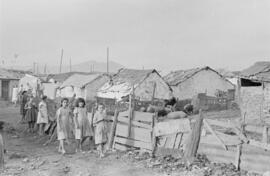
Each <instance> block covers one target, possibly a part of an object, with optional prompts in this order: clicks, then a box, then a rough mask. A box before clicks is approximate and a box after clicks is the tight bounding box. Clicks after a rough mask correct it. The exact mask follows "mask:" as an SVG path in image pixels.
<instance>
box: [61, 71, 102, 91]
mask: <svg viewBox="0 0 270 176" xmlns="http://www.w3.org/2000/svg"><path fill="white" fill-rule="evenodd" d="M100 76H102V75H101V74H90V75H82V74H74V75H72V76H70V77H69V78H68V79H67V80H65V81H64V82H63V84H62V85H61V88H63V87H67V86H74V87H79V88H82V87H84V86H85V85H87V84H88V83H90V82H92V81H94V80H95V79H97V78H98V77H100Z"/></svg>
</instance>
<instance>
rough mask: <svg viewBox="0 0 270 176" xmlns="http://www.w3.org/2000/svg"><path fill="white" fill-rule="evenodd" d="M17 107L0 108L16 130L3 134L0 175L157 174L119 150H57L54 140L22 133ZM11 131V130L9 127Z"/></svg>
mask: <svg viewBox="0 0 270 176" xmlns="http://www.w3.org/2000/svg"><path fill="white" fill-rule="evenodd" d="M18 112H19V109H18V108H15V107H10V106H7V107H5V106H4V107H1V108H0V120H1V121H4V122H8V123H11V124H12V125H13V126H14V127H15V128H16V131H14V132H13V133H5V134H3V135H4V139H5V142H6V144H5V145H6V148H7V150H8V153H7V154H6V156H5V162H6V165H5V167H6V169H5V170H4V171H3V172H0V175H3V176H8V175H23V176H39V175H40V176H62V175H70V176H107V175H108V176H137V175H140V176H148V175H149V176H150V175H151V176H155V175H156V176H159V175H164V174H161V173H156V172H155V171H153V170H151V169H146V168H144V167H143V166H141V165H139V164H134V163H131V162H128V161H125V160H123V159H121V157H120V156H119V153H111V154H108V156H107V157H105V158H103V159H100V158H98V157H97V155H96V154H95V153H85V154H83V153H79V154H74V152H73V151H74V144H72V145H70V146H69V147H68V148H67V151H68V154H67V155H64V156H62V155H60V154H58V153H57V142H56V143H53V144H50V145H49V146H43V145H42V144H43V143H44V142H45V141H46V140H47V139H46V137H45V138H40V137H38V136H36V135H30V134H28V133H26V132H23V131H24V129H25V128H26V124H18V123H17V122H18V120H19V119H20V116H19V114H18ZM11 131H12V130H11Z"/></svg>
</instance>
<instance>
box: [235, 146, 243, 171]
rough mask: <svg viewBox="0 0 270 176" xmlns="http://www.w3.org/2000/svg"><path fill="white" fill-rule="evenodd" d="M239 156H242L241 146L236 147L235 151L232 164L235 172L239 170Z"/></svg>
mask: <svg viewBox="0 0 270 176" xmlns="http://www.w3.org/2000/svg"><path fill="white" fill-rule="evenodd" d="M241 155H242V144H240V145H237V150H236V157H235V163H234V164H235V167H236V169H237V170H240V164H241Z"/></svg>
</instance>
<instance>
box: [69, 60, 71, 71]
mask: <svg viewBox="0 0 270 176" xmlns="http://www.w3.org/2000/svg"><path fill="white" fill-rule="evenodd" d="M69 72H71V58H70V59H69Z"/></svg>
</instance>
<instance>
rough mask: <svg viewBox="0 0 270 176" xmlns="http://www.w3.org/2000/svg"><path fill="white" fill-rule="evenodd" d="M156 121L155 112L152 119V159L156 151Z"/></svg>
mask: <svg viewBox="0 0 270 176" xmlns="http://www.w3.org/2000/svg"><path fill="white" fill-rule="evenodd" d="M156 121H157V112H156V113H155V115H153V117H152V154H151V155H152V158H154V157H155V153H156V149H157V137H156V135H155V131H154V127H155V125H156Z"/></svg>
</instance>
